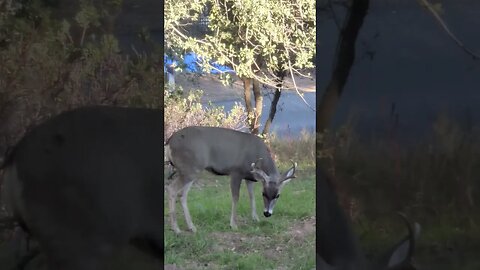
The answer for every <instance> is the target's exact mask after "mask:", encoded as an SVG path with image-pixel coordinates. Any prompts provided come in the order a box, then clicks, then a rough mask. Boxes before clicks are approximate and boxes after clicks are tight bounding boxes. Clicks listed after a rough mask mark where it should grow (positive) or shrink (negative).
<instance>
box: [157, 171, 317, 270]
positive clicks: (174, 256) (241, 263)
mask: <svg viewBox="0 0 480 270" xmlns="http://www.w3.org/2000/svg"><path fill="white" fill-rule="evenodd" d="M284 169H285V168H281V170H284ZM255 199H256V205H257V214H258V216H259V218H260V222H255V221H253V220H252V218H251V212H250V204H249V198H248V193H247V189H246V185H245V183H242V188H241V191H240V199H239V204H238V210H237V224H238V230H236V231H234V230H232V229H231V228H230V225H229V224H230V211H231V193H230V179H229V178H228V177H223V176H213V175H210V174H204V175H202V176H201V178H200V180H199V181H197V183H196V184H194V185H193V187H192V189H191V190H190V193H189V196H188V206H189V209H190V214H191V215H192V220H193V223H194V224H195V226H196V227H197V232H196V233H195V234H193V233H191V232H188V231H187V227H186V224H185V219H184V217H183V213H182V211H181V206H180V204H179V203H177V220H178V224H179V226H180V229H181V230H182V233H181V234H180V235H175V234H174V233H173V231H172V230H171V226H170V220H169V217H168V204H167V202H166V201H165V264H175V265H176V266H177V267H178V268H180V269H313V268H315V173H314V167H308V168H304V167H302V165H301V164H300V165H299V169H298V171H297V178H296V179H294V180H293V181H291V182H290V183H289V184H288V185H287V186H285V188H284V189H283V191H282V196H281V198H280V199H279V200H278V202H277V204H276V206H275V211H274V214H273V215H272V216H271V217H269V218H268V219H267V218H265V217H263V214H262V210H263V200H262V196H261V185H260V184H255Z"/></svg>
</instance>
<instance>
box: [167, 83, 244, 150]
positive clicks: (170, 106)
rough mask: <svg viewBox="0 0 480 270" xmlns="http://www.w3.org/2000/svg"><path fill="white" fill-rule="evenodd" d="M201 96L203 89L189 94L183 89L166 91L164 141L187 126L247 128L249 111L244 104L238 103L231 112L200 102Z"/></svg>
mask: <svg viewBox="0 0 480 270" xmlns="http://www.w3.org/2000/svg"><path fill="white" fill-rule="evenodd" d="M201 96H202V91H191V92H189V93H188V94H185V93H184V92H183V91H182V90H181V89H180V90H175V91H172V92H170V91H167V90H165V91H164V102H165V107H164V108H165V114H164V120H165V126H164V131H165V133H164V142H166V141H167V139H168V138H170V136H171V135H172V134H173V133H174V132H175V131H177V130H180V129H182V128H184V127H187V126H212V127H225V128H231V129H235V130H244V129H246V127H247V126H246V119H247V113H246V112H245V109H244V107H243V106H242V105H240V104H238V103H236V104H235V105H234V106H233V108H232V110H231V111H230V112H225V111H224V109H223V107H216V106H213V105H211V104H209V106H203V105H202V104H201V102H200V98H201Z"/></svg>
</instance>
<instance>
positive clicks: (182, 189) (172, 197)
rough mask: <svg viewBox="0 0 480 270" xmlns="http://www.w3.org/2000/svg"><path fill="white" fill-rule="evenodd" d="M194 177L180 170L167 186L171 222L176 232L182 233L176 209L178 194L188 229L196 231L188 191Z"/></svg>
mask: <svg viewBox="0 0 480 270" xmlns="http://www.w3.org/2000/svg"><path fill="white" fill-rule="evenodd" d="M193 179H194V177H192V176H185V174H182V173H180V172H178V173H176V177H175V179H174V180H173V182H172V183H171V184H170V185H169V186H168V187H167V191H168V206H169V210H170V222H171V224H172V229H173V231H174V232H175V233H180V232H181V230H180V228H179V227H178V223H177V214H176V210H175V206H176V202H177V196H179V195H180V203H181V205H182V209H183V214H184V215H185V220H186V222H187V226H188V229H189V230H190V231H192V232H196V228H195V225H193V222H192V218H191V216H190V211H189V210H188V205H187V197H188V191H189V190H190V187H191V186H192V184H193V182H194V181H193Z"/></svg>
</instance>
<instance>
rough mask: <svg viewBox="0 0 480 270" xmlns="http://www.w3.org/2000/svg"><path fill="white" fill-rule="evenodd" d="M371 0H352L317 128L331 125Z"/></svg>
mask: <svg viewBox="0 0 480 270" xmlns="http://www.w3.org/2000/svg"><path fill="white" fill-rule="evenodd" d="M368 6H369V0H352V6H351V7H350V9H349V11H348V14H347V16H346V20H345V22H344V26H343V28H342V32H341V33H340V35H339V38H338V43H337V52H336V59H335V62H334V68H333V73H332V77H331V78H330V82H329V83H328V85H327V88H326V89H325V92H324V94H323V96H322V99H321V101H320V104H319V105H318V118H317V130H318V131H320V132H322V131H324V130H325V129H326V128H328V127H329V125H330V122H331V120H332V117H333V114H334V112H335V109H336V107H337V104H338V100H339V99H340V96H341V95H342V91H343V88H344V86H345V84H346V82H347V79H348V76H349V74H350V69H351V67H352V65H353V61H354V60H355V41H356V40H357V36H358V33H359V32H360V28H361V27H362V24H363V20H364V19H365V16H366V15H367V11H368Z"/></svg>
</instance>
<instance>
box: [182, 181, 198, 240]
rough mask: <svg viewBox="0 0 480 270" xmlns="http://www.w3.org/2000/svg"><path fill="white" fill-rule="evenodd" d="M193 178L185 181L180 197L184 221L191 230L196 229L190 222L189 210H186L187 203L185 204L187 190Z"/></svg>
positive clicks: (194, 230)
mask: <svg viewBox="0 0 480 270" xmlns="http://www.w3.org/2000/svg"><path fill="white" fill-rule="evenodd" d="M192 184H193V180H189V181H187V184H185V186H184V187H183V189H182V197H181V199H180V202H181V204H182V208H183V214H184V215H185V221H186V222H187V226H188V229H189V230H190V231H192V232H196V231H197V229H196V228H195V225H193V222H192V217H191V216H190V211H189V210H188V205H187V196H188V191H189V190H190V188H191V187H192Z"/></svg>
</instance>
